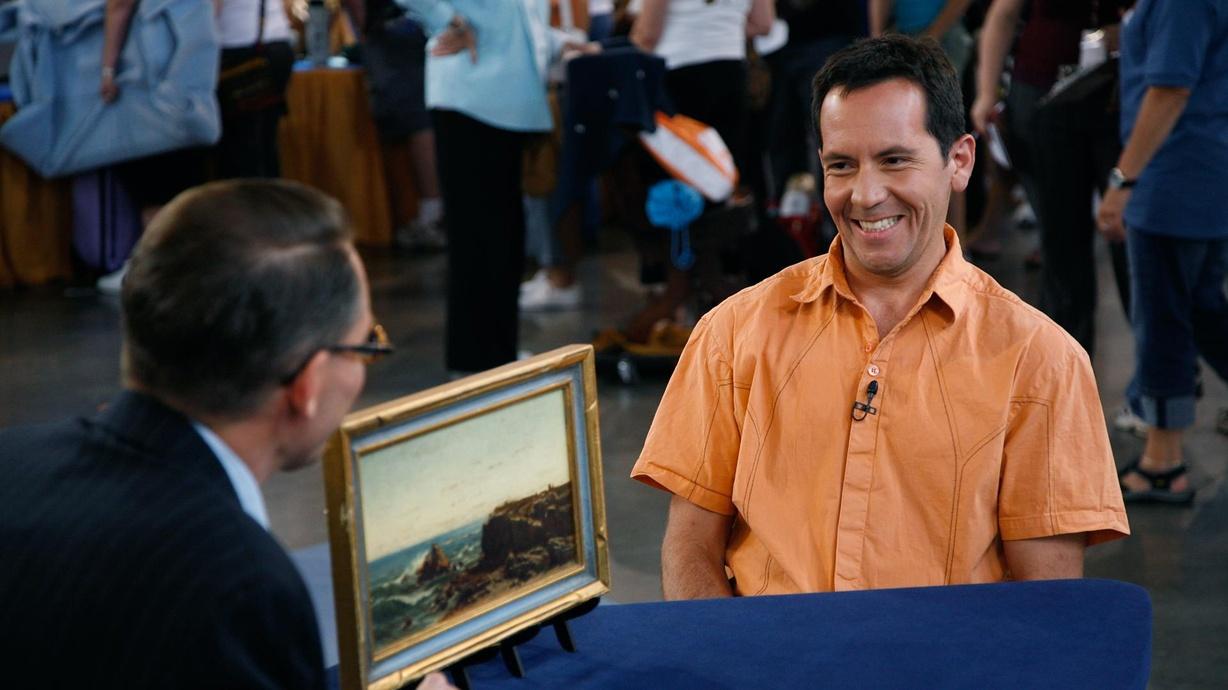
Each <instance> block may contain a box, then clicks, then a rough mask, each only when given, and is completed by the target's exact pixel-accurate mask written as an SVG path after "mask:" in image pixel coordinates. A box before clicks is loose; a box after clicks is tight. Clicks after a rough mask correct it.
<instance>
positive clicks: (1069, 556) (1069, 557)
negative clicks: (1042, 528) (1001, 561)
mask: <svg viewBox="0 0 1228 690" xmlns="http://www.w3.org/2000/svg"><path fill="white" fill-rule="evenodd" d="M1086 548H1087V535H1086V534H1085V533H1083V532H1079V533H1078V534H1059V535H1058V536H1055V537H1040V538H1037V539H1018V540H1014V541H1004V542H1002V551H1003V554H1004V555H1005V556H1006V566H1007V568H1009V569H1010V573H1011V579H1012V580H1067V579H1074V578H1080V577H1083V551H1084V550H1085V549H1086Z"/></svg>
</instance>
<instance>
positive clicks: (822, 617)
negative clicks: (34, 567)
mask: <svg viewBox="0 0 1228 690" xmlns="http://www.w3.org/2000/svg"><path fill="white" fill-rule="evenodd" d="M317 557H318V556H317ZM324 558H325V562H326V561H327V553H325V554H324ZM325 573H327V571H325ZM324 579H325V580H326V579H327V578H326V577H325V578H324ZM319 584H320V579H319V578H315V579H314V580H313V582H312V588H313V589H316V590H317V592H313V596H317V593H318V594H319V595H321V596H322V595H323V594H325V593H324V592H318V588H319ZM328 597H329V601H330V602H331V593H328ZM328 608H329V611H327V612H322V614H323V616H324V617H325V618H328V617H331V613H330V611H331V603H330V605H329V607H328ZM571 626H572V634H573V636H574V638H575V642H576V646H577V652H576V653H574V654H568V653H566V652H564V651H562V649H561V648H560V647H559V645H558V642H557V641H556V640H555V637H554V634H553V632H551V631H549V630H546V631H544V632H542V633H541V634H539V635H538V636H537V637H536V638H534V639H533V640H531V641H529V642H528V643H526V644H525V645H523V646H522V647H521V648H520V654H521V658H522V660H523V661H524V665H525V669H526V671H527V673H528V677H527V678H526V679H522V680H521V679H515V678H513V677H512V676H511V675H510V674H509V673H508V672H507V671H506V670H505V669H504V668H503V666H502V664H501V663H500V662H499V661H497V660H496V661H492V662H488V663H486V664H482V665H480V666H476V667H473V668H471V669H470V671H469V678H470V680H471V682H472V683H473V687H474V690H486V689H488V688H489V689H495V688H520V689H523V688H530V687H531V688H586V689H588V688H705V689H712V688H716V689H720V688H728V689H730V690H733V689H735V688H737V689H743V688H756V689H757V688H815V687H833V688H846V687H849V688H914V687H915V688H994V687H999V688H1145V687H1146V685H1147V679H1148V675H1149V672H1150V660H1151V602H1150V599H1149V598H1148V596H1147V593H1146V592H1145V591H1144V590H1143V589H1141V588H1139V587H1136V586H1134V585H1130V584H1126V583H1121V582H1114V581H1109V580H1067V581H1054V582H1016V583H1003V584H992V585H968V586H958V587H927V588H918V589H896V590H877V591H868V592H842V593H834V594H808V595H796V596H781V597H753V598H743V599H731V600H720V601H694V602H668V603H665V602H662V603H651V604H625V605H610V606H601V607H598V608H597V609H596V610H595V611H593V612H592V613H590V614H588V615H587V616H584V617H582V618H580V619H577V620H575V621H572V623H571ZM323 627H326V628H329V629H332V630H334V631H335V627H334V626H332V625H331V623H328V622H325V625H324V626H323ZM334 644H335V643H334ZM332 658H333V659H334V660H335V658H336V657H335V655H334V656H333V657H332Z"/></svg>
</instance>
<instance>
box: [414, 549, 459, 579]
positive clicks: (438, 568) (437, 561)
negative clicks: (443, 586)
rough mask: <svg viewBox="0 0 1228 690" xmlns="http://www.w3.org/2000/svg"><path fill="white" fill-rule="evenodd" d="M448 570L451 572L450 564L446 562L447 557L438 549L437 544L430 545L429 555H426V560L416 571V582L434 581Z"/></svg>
mask: <svg viewBox="0 0 1228 690" xmlns="http://www.w3.org/2000/svg"><path fill="white" fill-rule="evenodd" d="M450 570H452V562H451V561H449V560H448V555H447V554H445V553H444V552H443V549H441V548H439V544H431V551H430V553H428V554H427V555H426V560H424V561H422V567H421V568H419V569H418V582H426V581H427V580H434V579H435V578H437V577H439V576H440V575H443V574H444V573H446V572H448V571H450Z"/></svg>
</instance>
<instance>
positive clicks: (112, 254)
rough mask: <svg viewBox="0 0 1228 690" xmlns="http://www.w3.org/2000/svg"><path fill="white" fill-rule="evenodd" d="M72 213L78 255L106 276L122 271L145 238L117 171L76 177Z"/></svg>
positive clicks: (73, 185)
mask: <svg viewBox="0 0 1228 690" xmlns="http://www.w3.org/2000/svg"><path fill="white" fill-rule="evenodd" d="M72 210H73V228H72V246H73V249H74V250H75V251H76V252H77V256H78V257H80V259H81V260H82V261H84V262H85V263H86V264H87V265H89V266H91V267H93V268H97V269H99V270H101V271H103V272H104V273H111V272H112V271H117V270H119V268H120V267H121V266H123V265H124V261H125V260H127V258H128V255H129V254H130V253H131V252H132V247H133V246H134V245H136V241H137V239H139V238H140V236H141V214H140V211H139V210H138V209H137V208H136V206H135V205H134V204H133V203H132V198H131V197H130V196H129V195H128V191H127V190H126V189H125V188H124V185H123V182H122V181H121V180H120V178H119V176H118V175H116V174H115V172H114V170H113V169H112V168H102V169H100V170H95V171H93V172H88V173H82V174H80V175H77V176H76V177H74V178H73V180H72Z"/></svg>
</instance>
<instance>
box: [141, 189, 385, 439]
mask: <svg viewBox="0 0 1228 690" xmlns="http://www.w3.org/2000/svg"><path fill="white" fill-rule="evenodd" d="M351 251H352V245H351V243H350V224H349V220H348V218H347V216H346V214H345V211H344V210H343V209H342V208H341V205H340V204H339V203H337V201H336V200H334V199H332V198H330V197H328V196H326V195H324V194H322V193H321V192H318V191H316V190H314V189H311V188H309V187H306V186H304V185H301V184H297V183H294V182H287V181H281V180H230V181H225V182H215V183H211V184H207V185H204V186H201V187H197V188H195V189H191V190H188V191H187V192H184V193H183V194H180V195H179V196H178V197H176V198H175V199H174V200H173V201H171V203H170V204H169V205H167V206H166V207H165V208H163V209H162V211H161V212H159V213H158V214H157V215H156V216H155V217H154V219H153V220H152V221H151V222H150V224H149V227H148V228H147V229H146V231H145V234H144V236H143V237H142V238H141V241H140V242H139V243H138V244H137V246H136V249H135V251H134V252H133V254H132V259H131V262H130V264H129V268H128V274H127V276H126V277H125V278H124V282H123V288H122V291H121V300H122V305H123V330H124V348H123V371H124V377H125V379H126V380H127V381H129V382H130V383H132V384H134V385H136V386H137V387H139V388H141V389H142V390H145V391H147V392H149V393H151V394H153V395H155V396H157V397H160V398H162V399H164V400H167V401H168V402H171V403H172V404H174V403H178V405H179V406H180V407H182V408H185V409H186V411H188V412H190V413H193V414H210V415H217V416H222V417H227V418H234V417H237V416H241V415H242V414H244V413H247V412H250V411H251V410H252V409H254V408H255V407H257V406H258V405H259V404H260V403H261V402H262V401H263V400H264V399H265V397H266V396H267V394H268V393H269V392H271V391H272V390H273V389H274V388H276V386H277V385H279V384H280V383H281V382H282V381H283V380H284V379H285V377H287V376H289V375H290V374H292V373H294V372H295V371H296V369H297V367H298V366H299V365H301V364H302V362H303V361H305V360H306V359H307V358H309V357H310V356H311V354H312V353H314V352H315V351H316V350H319V349H320V348H321V347H324V346H325V345H329V344H332V343H336V342H339V341H340V340H341V339H342V338H343V337H344V335H345V333H346V332H347V331H348V330H349V329H350V328H352V327H353V324H354V322H355V319H357V318H358V309H359V305H360V299H361V295H360V289H361V288H360V283H359V279H358V275H357V273H356V272H355V270H354V267H353V265H352V264H351V260H350V253H351Z"/></svg>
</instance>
